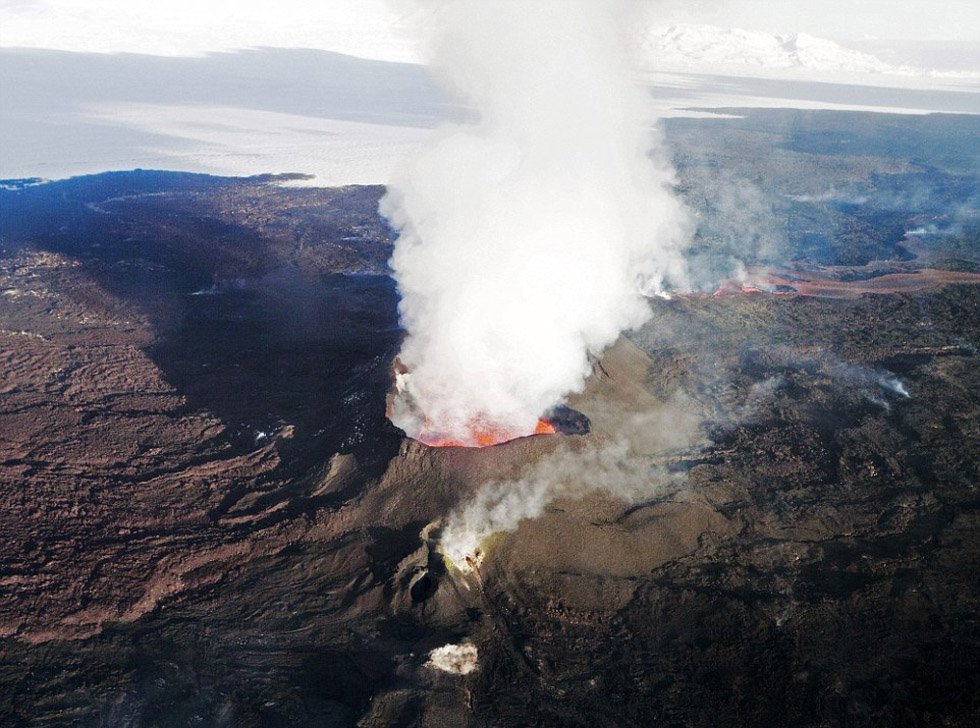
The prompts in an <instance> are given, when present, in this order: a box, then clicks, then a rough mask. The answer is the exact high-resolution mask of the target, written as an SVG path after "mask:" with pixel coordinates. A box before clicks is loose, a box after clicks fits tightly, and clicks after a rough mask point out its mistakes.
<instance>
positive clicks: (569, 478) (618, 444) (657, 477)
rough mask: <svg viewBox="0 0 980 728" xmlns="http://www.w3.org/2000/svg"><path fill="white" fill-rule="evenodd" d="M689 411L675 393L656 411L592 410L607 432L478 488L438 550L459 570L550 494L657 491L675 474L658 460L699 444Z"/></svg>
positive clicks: (633, 495)
mask: <svg viewBox="0 0 980 728" xmlns="http://www.w3.org/2000/svg"><path fill="white" fill-rule="evenodd" d="M697 410H698V408H697V406H696V404H695V403H694V402H693V401H691V400H690V399H688V398H686V397H681V396H678V397H677V398H675V399H674V400H672V401H671V402H670V403H667V404H665V405H664V406H663V407H661V408H658V409H655V410H652V411H649V412H643V413H637V414H633V415H631V416H630V415H627V414H626V413H624V412H621V411H610V412H608V413H602V412H598V413H596V412H593V413H592V421H593V424H595V425H597V426H598V427H600V428H605V427H611V428H612V433H613V434H611V435H610V436H609V437H608V438H606V439H605V440H603V441H601V442H598V443H589V444H587V445H586V446H585V447H583V448H579V449H575V448H572V447H570V446H566V447H562V448H560V449H558V450H556V451H555V452H554V453H553V454H551V455H550V456H548V457H546V458H543V459H542V460H540V461H538V462H537V463H535V464H534V465H533V466H532V467H531V468H530V469H529V470H528V472H527V473H525V474H524V476H523V477H521V478H520V479H518V480H510V481H501V482H496V483H489V484H487V485H486V486H484V487H482V488H481V489H480V490H479V491H477V493H476V496H475V497H474V498H473V499H472V500H470V501H468V502H467V503H465V504H463V506H462V507H460V508H459V509H457V510H456V511H455V512H453V513H451V514H450V515H449V517H448V518H447V519H446V523H445V526H444V528H443V532H442V535H441V537H440V550H441V551H442V553H443V554H444V555H445V556H446V557H447V558H448V559H449V560H450V561H452V562H453V564H454V565H456V566H457V567H458V568H459V569H460V570H461V571H464V572H467V571H470V570H472V568H473V566H474V565H477V564H479V562H480V560H481V553H480V549H481V544H482V543H483V542H484V541H486V539H488V538H489V537H490V536H491V535H492V534H494V533H501V532H508V531H514V530H516V529H517V527H518V526H519V525H520V522H521V521H523V520H527V519H533V518H537V517H538V516H540V515H541V514H542V513H544V510H545V508H546V507H547V506H548V505H549V504H550V503H552V502H553V501H554V500H555V499H557V498H580V497H582V496H583V495H586V494H588V493H590V492H603V493H607V494H609V495H612V496H615V497H617V498H621V499H622V500H624V501H626V502H630V503H634V502H638V501H643V500H646V499H649V498H652V497H654V496H657V495H658V494H660V493H661V492H662V491H663V490H664V488H665V487H666V486H667V485H669V484H670V483H671V482H673V481H677V480H678V478H679V476H678V475H676V474H674V473H671V472H669V471H668V470H667V469H666V468H665V467H664V466H663V465H662V462H661V461H663V459H664V458H665V457H669V456H671V455H675V454H679V453H682V452H685V451H689V450H690V449H691V448H692V447H697V446H698V445H700V444H704V442H705V441H704V435H703V433H702V431H701V427H700V415H699V414H697ZM604 420H605V422H604Z"/></svg>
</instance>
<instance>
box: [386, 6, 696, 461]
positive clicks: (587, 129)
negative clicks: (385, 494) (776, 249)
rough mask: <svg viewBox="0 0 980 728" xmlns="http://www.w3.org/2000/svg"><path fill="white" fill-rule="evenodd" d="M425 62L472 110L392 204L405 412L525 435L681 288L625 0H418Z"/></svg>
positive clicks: (678, 225) (663, 179)
mask: <svg viewBox="0 0 980 728" xmlns="http://www.w3.org/2000/svg"><path fill="white" fill-rule="evenodd" d="M423 7H424V8H426V10H427V12H426V14H425V23H424V25H425V27H426V28H427V30H428V36H429V37H428V38H427V40H428V41H429V44H430V50H431V55H432V58H431V65H432V67H433V68H435V69H436V71H437V73H438V74H439V75H440V77H441V79H442V81H443V83H444V85H445V86H446V87H447V88H448V89H449V90H450V91H451V92H453V93H454V94H455V95H456V96H457V97H458V98H459V99H460V100H461V101H462V102H463V103H464V104H466V105H467V106H469V107H471V108H473V109H474V110H475V111H476V112H477V113H478V115H479V119H478V120H477V121H474V122H472V123H468V124H464V125H459V126H453V127H450V128H446V129H443V130H442V131H441V132H440V133H438V134H437V135H436V137H435V138H434V139H433V140H432V142H431V143H430V144H429V145H428V146H427V147H426V148H425V149H423V150H422V151H421V152H420V153H419V154H418V155H417V156H415V157H413V158H412V159H410V160H408V161H407V163H406V164H405V165H404V167H403V168H402V169H401V170H400V172H398V173H397V174H396V176H395V178H394V179H393V180H392V183H391V184H390V186H389V194H388V195H387V196H386V197H385V198H384V200H383V201H382V206H381V209H382V212H383V214H384V215H385V216H386V217H387V218H388V219H389V220H390V221H391V222H392V224H393V225H394V226H395V227H396V228H397V229H398V230H399V232H400V238H399V240H398V243H397V245H396V248H395V253H394V256H393V258H392V267H393V269H394V273H395V277H396V278H397V280H398V284H399V287H400V289H401V294H402V303H401V309H400V310H401V317H402V322H403V325H404V326H405V328H406V330H407V332H408V336H407V338H406V340H405V343H404V346H403V349H402V352H401V355H400V357H401V360H402V362H403V363H404V364H405V365H406V367H407V368H408V370H409V375H408V376H405V377H403V378H402V380H401V381H400V386H401V394H400V396H399V398H398V401H396V402H395V404H394V407H393V413H392V414H393V420H394V422H395V423H396V424H397V425H399V426H400V427H402V428H403V429H405V430H406V431H407V432H408V433H409V434H411V435H414V434H417V433H418V432H419V431H420V430H421V429H423V428H425V429H428V430H434V431H438V432H441V433H444V434H446V435H448V436H450V437H451V438H452V439H454V440H459V441H462V442H464V443H465V442H470V443H472V441H473V439H474V437H473V433H474V431H475V430H481V429H482V430H487V429H489V430H493V431H496V432H502V433H506V434H507V435H508V436H510V437H513V436H518V435H523V434H528V433H531V432H533V431H534V428H535V426H536V424H537V421H538V418H539V416H541V415H542V414H544V413H545V412H546V411H547V410H548V409H549V408H551V407H552V406H554V405H555V404H558V403H559V402H561V401H562V399H563V398H564V397H565V396H566V395H567V394H569V393H570V392H574V391H578V390H579V389H580V388H581V386H582V384H583V381H584V379H585V377H586V376H587V375H588V373H589V371H590V368H589V360H588V354H589V352H599V351H601V350H602V349H603V348H604V347H606V346H607V345H609V344H610V343H612V341H613V340H615V338H616V337H617V335H618V334H619V333H620V331H622V330H623V329H626V328H632V327H636V326H639V325H640V324H642V323H643V322H644V321H645V320H646V319H647V317H648V316H649V309H648V306H647V304H646V301H645V300H644V298H643V296H642V295H641V294H648V295H649V294H655V293H659V292H662V291H663V290H664V289H665V287H668V286H671V285H674V286H678V285H685V269H684V263H683V259H682V256H681V250H682V248H683V247H684V243H685V240H686V239H687V237H688V234H687V233H688V223H687V217H686V214H685V212H684V210H683V208H682V206H681V205H680V204H679V203H678V201H677V198H676V197H675V196H674V194H673V192H672V189H671V185H672V183H673V172H672V170H671V169H670V167H669V165H668V164H666V163H665V162H663V161H655V160H657V155H653V156H651V154H650V151H651V148H652V147H654V146H656V141H657V139H656V135H655V133H654V130H653V127H652V123H653V118H652V112H651V106H650V104H649V99H648V97H647V94H646V92H645V91H643V90H642V89H641V88H640V87H639V86H638V85H637V84H636V83H635V82H634V76H633V71H634V67H633V64H632V62H631V57H630V53H629V49H628V44H627V43H626V41H625V37H626V36H625V32H626V29H627V28H626V27H627V25H628V21H629V18H628V17H626V15H627V14H626V11H625V10H624V8H626V7H627V4H626V3H620V2H615V1H614V0H536V1H535V2H526V1H524V2H516V1H514V0H449V1H445V2H428V3H425V4H424V6H423Z"/></svg>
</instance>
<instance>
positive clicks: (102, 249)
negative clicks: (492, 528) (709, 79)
mask: <svg viewBox="0 0 980 728" xmlns="http://www.w3.org/2000/svg"><path fill="white" fill-rule="evenodd" d="M666 132H667V136H668V139H669V140H670V141H671V143H672V146H673V149H674V151H675V161H676V163H677V165H678V168H679V173H680V179H679V182H680V186H681V189H682V191H683V192H684V194H685V197H686V199H687V200H688V201H689V203H690V204H691V205H692V206H693V207H694V208H695V209H696V210H697V211H698V212H699V214H700V215H701V218H700V223H701V224H700V228H699V231H698V236H697V239H696V243H695V248H694V252H693V255H692V264H693V265H694V268H695V271H696V272H697V273H698V276H699V277H698V282H699V288H700V291H699V292H696V293H692V294H689V295H682V296H676V297H675V298H674V299H672V300H669V301H664V300H659V299H658V300H652V301H651V303H650V305H651V307H652V313H653V317H652V320H651V321H650V323H649V324H648V325H647V326H645V327H644V328H643V329H641V330H640V331H637V332H633V333H632V334H630V335H629V337H627V338H624V339H622V340H621V341H620V342H619V343H618V344H617V345H616V346H615V347H613V348H612V349H611V350H610V351H608V352H606V353H605V354H604V355H603V356H602V357H601V358H599V359H598V360H597V363H596V367H595V373H594V376H593V377H592V379H591V380H590V381H589V384H588V387H587V389H586V390H585V392H583V393H582V394H581V395H577V396H576V397H574V398H573V399H572V401H571V402H570V404H571V406H572V407H574V408H575V409H576V410H577V411H580V412H582V413H584V414H585V415H586V416H588V417H589V418H590V421H591V424H592V428H591V431H590V432H589V433H588V434H585V435H578V436H576V435H569V436H561V435H555V436H540V437H534V438H528V439H523V440H517V441H513V442H511V443H507V444H504V445H500V446H496V447H492V448H485V449H463V448H428V447H426V446H424V445H421V444H419V443H415V442H412V441H409V440H406V439H405V438H404V437H403V436H402V433H400V431H398V430H396V429H395V428H393V427H392V426H391V425H390V424H388V423H387V422H386V421H385V419H384V407H385V394H386V393H387V391H388V389H389V387H390V386H391V365H392V361H393V359H394V357H395V355H396V354H397V351H398V348H399V344H400V341H401V336H402V334H401V331H400V329H399V327H398V317H397V310H396V307H397V300H398V297H397V291H396V290H395V287H394V285H393V283H392V281H391V279H390V278H389V277H388V276H387V271H386V260H387V258H388V256H389V255H390V250H391V247H390V246H391V241H390V234H389V231H388V228H387V227H386V225H385V224H384V222H383V220H381V219H380V218H379V217H378V215H377V211H376V210H377V201H378V198H379V197H380V195H381V194H382V192H383V190H382V189H381V188H380V187H348V188H341V189H329V190H324V189H304V188H295V187H288V186H282V185H281V184H279V183H278V181H277V180H276V179H274V178H254V179H223V178H213V177H205V176H197V175H185V174H178V173H156V172H140V171H137V172H131V173H116V174H106V175H99V176H96V177H89V178H79V179H75V180H70V181H64V182H55V183H47V184H33V183H32V182H31V181H18V182H10V183H5V185H4V187H5V188H4V189H3V190H2V191H0V205H2V217H0V236H2V239H0V358H2V368H0V529H2V533H3V534H4V538H3V539H0V635H2V637H0V722H2V723H3V724H4V725H11V726H19V725H23V726H56V725H83V726H88V725H91V726H187V725H228V726H267V725H268V726H294V725H303V726H350V725H362V726H393V725H396V726H401V725H405V726H412V725H415V726H469V725H472V726H527V725H540V726H569V725H582V726H586V725H588V726H594V725H602V726H649V725H677V726H717V725H734V726H763V725H764V726H793V727H794V728H799V727H800V726H836V725H847V726H876V725H889V726H972V725H975V723H976V720H977V717H978V711H980V706H978V697H977V696H978V695H980V684H978V682H980V678H978V677H977V676H978V675H980V664H978V663H980V651H978V650H980V628H978V624H977V614H978V610H980V584H978V581H977V573H978V567H980V523H978V513H980V510H978V505H980V501H978V497H977V487H978V483H980V458H978V449H980V448H978V441H980V373H978V372H980V368H978V366H977V364H978V361H980V360H978V356H977V347H978V346H980V287H978V285H977V282H978V281H980V275H978V272H980V242H978V241H980V236H978V225H977V217H976V214H977V213H976V209H977V206H976V190H977V189H978V184H977V156H978V149H977V143H976V139H977V138H980V135H978V132H980V129H978V125H977V122H976V121H974V120H973V119H972V117H951V116H931V117H922V118H919V117H888V116H871V115H858V114H837V113H829V112H821V113H810V112H808V113H804V112H785V111H780V112H761V111H753V112H748V113H747V115H746V116H745V117H744V118H741V119H717V120H679V119H678V120H671V121H669V122H667V126H666ZM722 279H725V280H726V282H725V283H724V285H722V286H721V287H720V289H719V287H718V282H719V280H722ZM716 289H717V290H716ZM715 294H717V295H715ZM692 423H693V425H692ZM664 432H672V434H673V435H674V436H673V437H667V436H666V435H664V434H663V433H664ZM678 433H683V436H680V435H679V434H678ZM647 435H650V436H649V437H647ZM622 437H625V438H627V439H628V440H629V441H630V442H631V443H632V447H631V450H630V459H631V465H630V468H628V469H626V470H624V471H623V473H624V476H623V477H633V476H634V475H635V474H636V473H637V472H643V473H646V474H647V475H648V476H649V481H650V483H649V492H648V493H645V494H644V493H637V492H636V491H635V490H633V491H630V494H629V495H630V498H631V500H628V501H627V500H624V499H623V497H621V496H622V493H620V492H618V491H617V490H616V489H615V488H614V487H606V488H604V489H584V490H581V489H580V490H574V489H573V490H567V491H566V490H562V489H556V490H555V493H554V498H553V499H552V502H550V504H549V505H548V506H547V507H546V508H545V509H544V511H543V513H541V514H540V515H539V517H537V518H534V519H532V520H525V521H522V522H521V523H520V526H519V528H518V529H517V530H516V531H515V532H512V533H505V534H501V535H498V536H495V537H493V538H492V539H491V540H490V541H489V543H488V545H487V549H486V555H485V558H484V560H483V562H482V564H481V565H480V567H479V571H478V572H474V573H471V574H462V573H460V572H458V571H456V570H454V569H453V567H452V565H451V564H447V563H446V562H445V561H444V560H443V559H442V557H441V556H440V555H439V553H438V548H439V537H440V528H439V526H440V525H441V524H442V523H443V521H440V519H445V518H446V517H447V515H448V514H450V513H452V512H453V511H454V510H455V509H456V508H457V507H459V506H461V505H465V504H466V503H467V502H469V501H471V499H472V498H473V497H474V496H475V495H476V494H477V493H479V492H480V491H481V489H482V488H483V487H484V486H485V485H486V484H487V483H488V482H490V481H505V482H506V481H509V480H512V481H514V482H521V479H522V477H525V476H526V475H527V472H528V470H529V469H533V468H535V467H541V464H542V463H544V464H546V465H547V463H549V462H552V461H554V460H555V459H556V458H559V459H560V458H563V457H565V456H566V454H567V453H571V455H570V457H573V456H576V454H579V455H580V454H581V453H589V452H591V451H596V452H605V450H604V448H608V447H609V446H610V444H615V443H616V442H618V438H622ZM581 462H583V463H588V462H590V461H589V460H588V459H585V460H582V461H581ZM615 472H617V471H615V470H614V472H613V474H614V475H615ZM583 473H584V475H583V478H585V479H586V480H587V479H588V477H587V475H588V474H589V471H588V470H587V469H585V468H584V467H583ZM608 475H609V472H608V470H607V471H606V473H605V476H608ZM447 644H472V645H475V647H476V650H477V665H476V669H475V670H473V671H472V672H468V673H467V674H465V675H457V674H452V673H448V672H444V671H441V670H439V669H438V668H436V667H433V666H432V665H431V664H429V660H430V658H429V654H430V652H431V651H432V650H434V649H436V648H439V647H442V646H444V645H447ZM467 649H469V648H467Z"/></svg>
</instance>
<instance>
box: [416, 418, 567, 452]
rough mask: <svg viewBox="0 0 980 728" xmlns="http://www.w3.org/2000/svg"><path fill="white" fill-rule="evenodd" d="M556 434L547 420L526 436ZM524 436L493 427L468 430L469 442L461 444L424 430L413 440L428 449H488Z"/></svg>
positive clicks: (440, 434) (541, 421)
mask: <svg viewBox="0 0 980 728" xmlns="http://www.w3.org/2000/svg"><path fill="white" fill-rule="evenodd" d="M556 432H557V430H556V429H555V426H554V425H553V424H551V423H550V422H548V420H538V424H537V425H536V426H535V428H534V432H530V433H526V434H528V435H554V434H555V433H556ZM524 436H525V435H524V434H520V433H514V432H508V431H504V430H501V429H499V428H494V427H483V426H479V425H477V426H474V427H472V428H470V440H469V442H462V441H460V440H454V439H452V438H451V437H447V436H445V435H443V434H442V433H440V432H433V431H432V430H430V429H428V428H426V429H424V430H422V432H420V433H419V434H418V436H417V437H416V438H415V439H416V440H418V441H419V442H422V443H425V444H426V445H428V446H429V447H490V446H491V445H499V444H500V443H502V442H508V441H509V440H514V439H517V438H518V437H524Z"/></svg>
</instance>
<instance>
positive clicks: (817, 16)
mask: <svg viewBox="0 0 980 728" xmlns="http://www.w3.org/2000/svg"><path fill="white" fill-rule="evenodd" d="M627 1H629V0H627ZM636 1H637V4H643V0H636ZM645 4H647V5H649V6H650V7H651V8H652V11H651V13H652V17H651V22H652V23H653V24H665V23H710V24H714V25H720V26H725V27H741V28H748V29H752V30H763V31H769V32H774V33H794V32H806V33H810V34H811V35H817V36H823V37H828V38H833V39H842V40H847V39H869V38H879V39H923V40H955V41H976V42H978V43H980V1H978V0H937V1H934V2H927V1H926V0H859V1H858V2H854V0H727V1H719V0H660V2H652V3H645ZM416 5H417V4H416V3H415V2H413V1H412V0H387V1H386V0H319V1H310V0H275V1H274V2H270V1H269V0H258V1H256V0H0V46H4V47H17V46H20V47H34V48H56V49H61V50H76V51H94V52H112V51H128V52H141V53H150V54H157V55H183V54H189V53H202V52H206V51H209V50H229V49H233V48H241V47H252V46H278V47H308V48H320V49H325V50H334V51H339V52H343V53H350V54H353V55H360V56H364V57H370V58H378V59H384V60H414V59H415V58H416V53H415V51H414V50H413V46H412V44H411V43H410V42H409V41H408V40H406V39H405V37H404V35H403V33H401V32H400V30H399V21H400V19H402V18H404V17H405V16H406V15H409V14H410V13H411V11H412V9H413V8H414V7H416Z"/></svg>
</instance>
